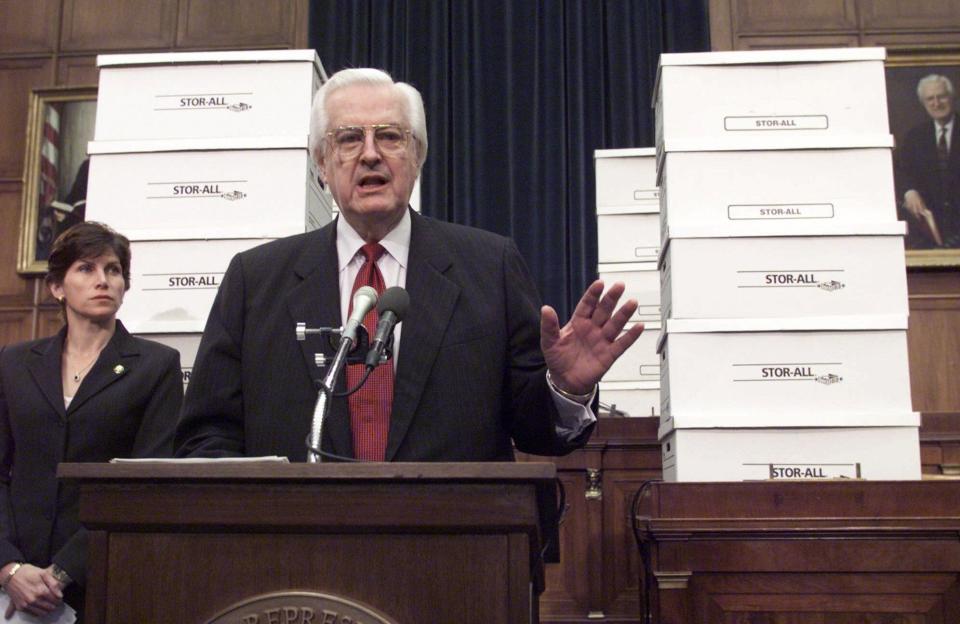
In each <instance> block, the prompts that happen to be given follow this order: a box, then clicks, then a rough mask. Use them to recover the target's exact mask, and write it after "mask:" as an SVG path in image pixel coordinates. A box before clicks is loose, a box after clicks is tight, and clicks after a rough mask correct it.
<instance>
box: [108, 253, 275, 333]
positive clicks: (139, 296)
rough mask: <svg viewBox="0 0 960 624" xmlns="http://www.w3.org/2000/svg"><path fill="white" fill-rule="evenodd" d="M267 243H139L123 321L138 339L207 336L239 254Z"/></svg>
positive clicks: (133, 254) (134, 254)
mask: <svg viewBox="0 0 960 624" xmlns="http://www.w3.org/2000/svg"><path fill="white" fill-rule="evenodd" d="M266 242H267V240H261V239H243V240H184V241H134V242H132V243H130V252H131V255H132V261H131V275H130V282H131V284H130V290H129V291H128V292H127V294H126V297H125V298H124V302H123V307H122V308H120V313H119V315H118V316H119V317H120V318H121V319H122V320H123V324H124V325H125V326H126V327H127V329H128V330H130V332H131V333H134V334H138V333H139V334H157V333H160V334H183V333H192V332H202V331H203V328H204V326H205V325H206V323H207V315H208V314H209V312H210V306H211V305H212V304H213V298H214V297H215V296H216V294H217V289H218V288H219V287H220V282H221V280H222V278H223V274H224V272H226V270H227V266H228V265H229V264H230V260H231V259H232V258H233V256H234V255H236V254H237V253H240V252H241V251H245V250H247V249H250V248H251V247H256V246H257V245H260V244H262V243H266Z"/></svg>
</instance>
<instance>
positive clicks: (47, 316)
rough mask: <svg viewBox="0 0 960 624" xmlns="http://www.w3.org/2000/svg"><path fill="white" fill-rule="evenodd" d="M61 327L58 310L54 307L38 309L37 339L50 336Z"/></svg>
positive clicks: (61, 322)
mask: <svg viewBox="0 0 960 624" xmlns="http://www.w3.org/2000/svg"><path fill="white" fill-rule="evenodd" d="M61 327H63V320H62V319H61V318H60V309H59V308H54V307H46V308H40V309H39V311H38V313H37V331H36V337H37V338H46V337H47V336H52V335H54V334H55V333H57V332H58V331H60V328H61Z"/></svg>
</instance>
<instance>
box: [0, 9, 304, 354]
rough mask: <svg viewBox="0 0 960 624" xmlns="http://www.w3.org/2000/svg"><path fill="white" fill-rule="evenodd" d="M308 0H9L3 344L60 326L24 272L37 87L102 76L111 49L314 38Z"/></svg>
mask: <svg viewBox="0 0 960 624" xmlns="http://www.w3.org/2000/svg"><path fill="white" fill-rule="evenodd" d="M307 4H308V0H30V1H26V0H0V345H4V344H9V343H12V342H18V341H21V340H27V339H30V338H35V337H40V336H47V335H50V334H52V333H54V332H56V331H57V329H58V328H59V321H58V320H57V310H56V305H55V304H54V302H53V301H52V300H51V298H50V297H49V296H48V295H47V293H46V289H45V288H43V287H42V280H41V277H30V276H21V275H18V274H17V272H16V266H17V262H16V260H17V236H18V231H19V227H20V211H21V193H22V186H23V173H24V172H23V160H24V153H25V149H26V146H25V145H24V140H25V136H26V125H27V105H28V102H29V95H30V91H31V89H36V88H45V87H52V86H81V85H95V84H97V79H98V76H97V66H96V57H97V54H100V53H111V52H165V51H187V50H216V49H231V50H241V49H287V48H306V47H307V31H308V28H307V27H308V24H307Z"/></svg>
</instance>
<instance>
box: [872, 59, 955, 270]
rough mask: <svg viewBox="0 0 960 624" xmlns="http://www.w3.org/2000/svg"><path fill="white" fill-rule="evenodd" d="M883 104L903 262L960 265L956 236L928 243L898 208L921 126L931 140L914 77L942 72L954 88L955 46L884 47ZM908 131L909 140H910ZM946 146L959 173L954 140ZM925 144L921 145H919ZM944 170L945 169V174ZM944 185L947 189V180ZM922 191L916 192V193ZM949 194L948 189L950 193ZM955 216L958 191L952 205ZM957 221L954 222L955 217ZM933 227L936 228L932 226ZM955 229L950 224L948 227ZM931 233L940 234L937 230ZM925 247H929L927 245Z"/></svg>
mask: <svg viewBox="0 0 960 624" xmlns="http://www.w3.org/2000/svg"><path fill="white" fill-rule="evenodd" d="M885 73H886V81H887V109H888V113H889V116H890V132H891V133H893V135H894V144H895V147H894V151H893V157H894V179H895V181H896V184H895V186H896V189H897V200H896V201H897V210H898V215H899V217H900V218H901V219H903V220H905V221H907V227H908V235H907V239H906V244H907V266H908V267H960V240H958V238H957V237H956V236H952V237H949V238H948V239H947V240H944V244H943V246H940V245H937V244H936V243H934V242H932V241H931V239H930V234H929V226H928V225H926V224H925V223H919V222H917V221H920V220H915V219H913V218H912V217H910V216H909V215H908V214H907V213H906V211H905V210H904V209H903V208H902V204H903V202H904V198H903V193H904V189H905V180H906V179H907V178H908V177H911V176H908V175H907V173H906V172H907V171H908V170H910V169H911V168H916V167H917V166H918V165H917V164H916V163H915V162H913V163H912V164H910V163H908V162H907V161H908V160H910V161H915V160H916V158H915V156H916V154H917V151H918V150H917V149H915V147H916V138H917V136H925V135H926V130H925V129H924V126H927V125H928V126H929V135H930V137H931V138H930V146H932V147H931V148H930V149H936V145H935V143H934V139H933V137H934V134H935V131H934V129H933V122H932V120H931V117H930V115H929V114H928V113H927V112H926V110H925V108H924V105H923V104H922V103H921V102H920V100H919V98H918V94H917V88H918V82H919V80H920V79H921V78H923V77H925V76H928V75H930V74H938V75H942V76H946V77H947V78H949V79H950V81H951V82H952V83H953V87H954V91H956V90H957V89H960V46H950V47H929V48H923V49H917V48H888V49H887V61H886V71H885ZM953 112H954V115H955V116H956V114H957V112H958V111H957V98H956V97H954V98H953ZM954 125H955V126H957V127H954V129H953V136H957V133H958V132H960V123H955V124H954ZM911 135H912V136H913V140H911ZM956 143H957V144H956V145H951V147H950V153H951V156H950V159H949V165H950V167H951V169H952V170H953V171H955V172H956V173H955V175H956V176H960V141H956ZM924 149H926V148H924ZM948 175H949V174H948ZM941 184H942V183H941ZM947 188H948V189H949V188H953V187H951V186H950V185H949V184H948V185H947ZM921 195H922V193H921ZM950 195H951V196H952V193H951V194H950ZM953 208H954V210H956V211H957V212H958V219H960V196H957V197H956V201H955V202H954V204H953ZM958 222H960V221H958ZM934 229H937V228H936V226H934ZM952 229H955V228H952ZM936 236H938V237H941V238H942V236H941V235H940V233H939V231H938V232H937V234H936ZM928 247H929V248H928Z"/></svg>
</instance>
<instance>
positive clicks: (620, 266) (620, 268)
mask: <svg viewBox="0 0 960 624" xmlns="http://www.w3.org/2000/svg"><path fill="white" fill-rule="evenodd" d="M633 271H648V272H654V273H655V272H656V271H657V265H656V264H655V263H653V262H601V263H599V264H597V273H613V272H617V273H628V272H633Z"/></svg>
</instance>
